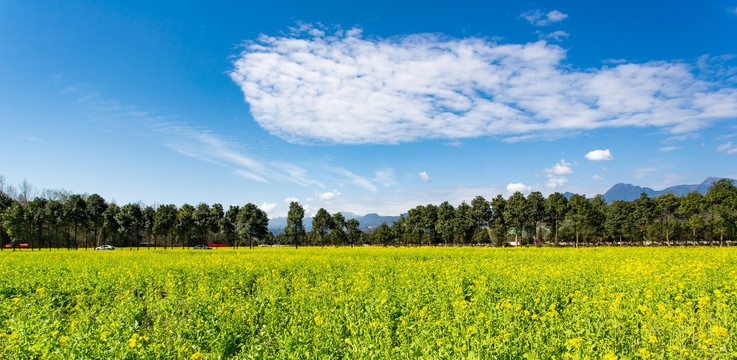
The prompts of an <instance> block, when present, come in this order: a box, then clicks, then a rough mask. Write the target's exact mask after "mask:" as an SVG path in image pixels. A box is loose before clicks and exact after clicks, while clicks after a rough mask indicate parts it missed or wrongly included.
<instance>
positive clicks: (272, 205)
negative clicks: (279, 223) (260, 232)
mask: <svg viewBox="0 0 737 360" xmlns="http://www.w3.org/2000/svg"><path fill="white" fill-rule="evenodd" d="M277 206H279V205H278V204H277V203H267V202H264V203H262V204H261V206H259V209H261V210H263V211H265V212H267V213H270V212H271V211H272V210H274V208H276V207H277Z"/></svg>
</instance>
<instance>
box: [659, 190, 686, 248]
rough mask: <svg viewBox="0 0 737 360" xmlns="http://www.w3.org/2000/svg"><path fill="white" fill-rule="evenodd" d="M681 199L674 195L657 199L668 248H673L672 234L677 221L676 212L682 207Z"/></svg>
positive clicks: (661, 196)
mask: <svg viewBox="0 0 737 360" xmlns="http://www.w3.org/2000/svg"><path fill="white" fill-rule="evenodd" d="M680 199H681V198H680V197H677V196H675V195H673V193H667V194H663V195H660V196H658V197H657V198H656V199H655V202H656V205H657V209H658V211H659V212H660V218H661V221H662V223H663V228H664V229H665V243H666V244H667V245H668V246H671V242H670V233H671V229H672V226H673V223H674V221H675V216H676V212H677V211H678V207H679V206H680Z"/></svg>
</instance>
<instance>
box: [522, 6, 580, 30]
mask: <svg viewBox="0 0 737 360" xmlns="http://www.w3.org/2000/svg"><path fill="white" fill-rule="evenodd" d="M520 17H521V18H523V19H525V20H527V22H529V23H530V24H532V25H535V26H548V25H551V24H554V23H557V22H561V21H563V20H565V19H567V18H568V14H564V13H562V12H560V11H558V10H553V11H550V12H547V13H546V12H544V11H542V10H539V9H535V10H530V11H526V12H524V13H522V14H521V15H520Z"/></svg>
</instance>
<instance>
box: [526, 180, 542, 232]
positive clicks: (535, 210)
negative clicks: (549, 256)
mask: <svg viewBox="0 0 737 360" xmlns="http://www.w3.org/2000/svg"><path fill="white" fill-rule="evenodd" d="M527 208H528V209H529V213H528V214H529V217H530V221H529V225H530V231H531V232H532V234H533V236H534V238H535V240H538V232H539V231H538V227H539V226H540V225H541V223H542V222H543V221H544V219H545V216H546V214H545V197H544V196H543V194H542V193H540V192H539V191H533V192H531V193H530V195H527ZM540 240H542V239H540Z"/></svg>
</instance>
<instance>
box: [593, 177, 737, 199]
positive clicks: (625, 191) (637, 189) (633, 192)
mask: <svg viewBox="0 0 737 360" xmlns="http://www.w3.org/2000/svg"><path fill="white" fill-rule="evenodd" d="M721 179H722V178H716V177H710V178H707V179H706V180H704V181H703V182H702V183H701V184H696V185H675V186H671V187H667V188H665V189H663V190H653V189H651V188H649V187H642V186H637V185H632V184H622V183H619V184H616V185H614V186H612V188H611V189H609V190H607V192H606V193H604V199H606V201H607V202H608V203H611V202H612V201H616V200H624V201H632V200H635V199H637V198H639V197H640V194H641V193H645V194H647V196H649V197H657V196H659V195H662V194H667V193H673V195H677V196H684V195H686V194H688V193H690V192H692V191H698V192H700V193H702V194H706V192H707V191H709V188H710V187H711V185H712V184H714V183H715V182H717V181H719V180H721ZM728 180H732V181H734V180H733V179H728Z"/></svg>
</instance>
